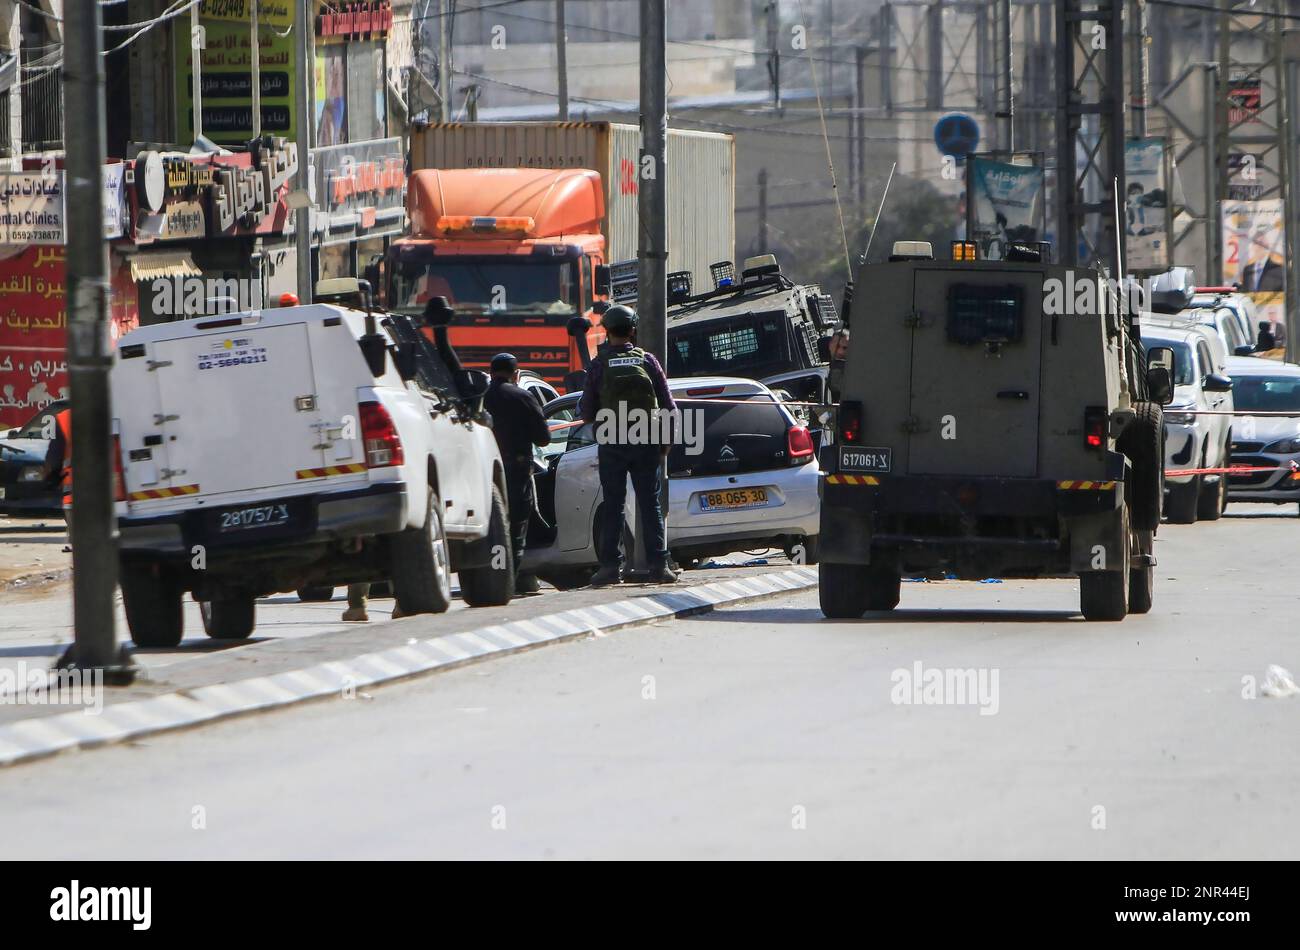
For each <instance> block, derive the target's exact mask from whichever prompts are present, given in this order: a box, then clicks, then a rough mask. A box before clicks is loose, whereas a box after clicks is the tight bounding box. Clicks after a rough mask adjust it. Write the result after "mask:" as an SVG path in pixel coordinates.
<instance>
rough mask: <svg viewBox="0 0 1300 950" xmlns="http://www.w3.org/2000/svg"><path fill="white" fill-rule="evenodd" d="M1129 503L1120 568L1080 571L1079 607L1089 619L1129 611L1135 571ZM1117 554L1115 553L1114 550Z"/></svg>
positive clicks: (1122, 531) (1121, 615)
mask: <svg viewBox="0 0 1300 950" xmlns="http://www.w3.org/2000/svg"><path fill="white" fill-rule="evenodd" d="M1130 532H1131V528H1130V527H1129V512H1128V505H1127V504H1126V505H1125V506H1124V513H1123V525H1122V526H1121V528H1120V532H1119V540H1120V551H1119V557H1118V560H1119V563H1120V565H1121V567H1120V569H1119V570H1118V571H1083V572H1081V573H1080V574H1079V607H1080V612H1081V613H1082V614H1083V616H1084V618H1085V619H1087V620H1123V619H1124V617H1125V616H1126V615H1127V614H1128V605H1129V600H1128V599H1129V581H1130V577H1131V575H1132V568H1131V566H1130V555H1131V553H1132V549H1133V544H1132V540H1133V539H1132V538H1131V537H1130ZM1111 556H1112V557H1114V554H1111Z"/></svg>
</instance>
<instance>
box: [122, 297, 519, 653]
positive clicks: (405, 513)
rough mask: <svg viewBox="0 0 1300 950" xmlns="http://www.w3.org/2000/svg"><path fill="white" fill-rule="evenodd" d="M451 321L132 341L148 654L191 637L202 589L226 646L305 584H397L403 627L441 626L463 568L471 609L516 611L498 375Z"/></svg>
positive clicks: (243, 318) (127, 417) (313, 313)
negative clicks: (495, 399)
mask: <svg viewBox="0 0 1300 950" xmlns="http://www.w3.org/2000/svg"><path fill="white" fill-rule="evenodd" d="M353 283H354V284H355V283H356V282H355V281H354V282H353ZM358 299H361V297H360V291H359V292H358ZM441 313H443V311H442V310H440V309H439V308H437V307H436V306H431V308H430V311H429V323H430V326H429V330H430V332H429V334H428V336H426V333H425V332H422V331H423V330H424V328H423V327H422V326H421V325H420V321H419V320H418V319H415V318H411V317H406V316H402V315H398V314H390V313H384V312H379V311H369V310H367V311H363V310H360V309H353V308H351V307H345V306H337V305H333V304H325V303H317V304H312V305H309V306H298V307H285V308H280V309H272V310H260V311H256V310H255V311H250V312H244V313H233V314H225V315H220V316H212V317H201V318H198V319H194V320H186V321H182V322H177V323H164V324H158V325H154V326H148V327H143V328H141V329H138V330H135V331H133V332H131V333H129V334H127V335H126V336H124V337H123V338H122V339H121V340H120V341H119V345H118V349H117V353H116V355H115V358H114V365H113V371H112V390H113V406H114V412H115V415H116V418H115V419H114V433H115V435H116V438H117V444H118V451H119V452H120V460H121V466H122V474H123V479H122V482H123V486H122V490H121V491H120V492H119V497H118V499H117V515H118V525H119V530H120V535H121V584H122V595H123V600H124V601H125V606H126V614H127V622H128V625H129V627H130V630H131V637H132V639H133V640H135V642H136V643H137V644H139V645H141V646H174V645H175V644H177V643H179V642H180V640H181V637H182V634H183V620H182V611H181V599H182V597H183V595H184V593H185V592H186V591H191V592H193V594H194V597H195V599H196V600H199V601H200V602H201V603H202V606H203V618H204V626H205V628H206V630H207V633H208V634H209V635H210V636H213V637H216V638H221V639H229V638H243V637H247V636H248V635H249V634H250V633H251V632H252V630H253V627H254V602H255V600H256V599H257V598H258V597H262V596H266V595H268V594H271V593H274V592H277V591H292V590H295V589H298V588H302V587H310V586H322V585H323V586H329V585H338V584H349V583H359V582H366V581H370V582H377V581H382V580H391V582H392V586H393V593H394V596H395V597H396V598H397V603H398V605H399V606H400V608H401V609H402V610H403V611H404V612H406V613H438V612H441V611H444V610H446V609H447V606H448V603H449V600H450V596H451V581H450V575H451V573H452V572H459V575H460V585H461V591H462V595H463V596H464V598H465V600H466V601H467V602H469V603H470V604H471V605H474V606H478V605H498V604H504V603H507V602H508V601H509V599H510V596H511V593H512V592H513V583H512V573H513V571H512V565H511V564H510V542H509V524H508V518H507V513H506V504H505V497H506V496H505V479H504V470H503V468H502V465H501V458H500V455H499V453H498V451H497V447H496V442H495V440H494V439H493V436H492V432H491V430H490V428H489V427H488V425H487V424H486V421H487V420H486V418H485V416H484V413H483V409H482V401H483V395H484V394H485V392H486V390H487V377H486V376H485V375H484V374H483V373H479V372H473V371H465V370H461V369H460V365H459V361H458V360H457V359H456V358H455V355H454V352H453V351H452V350H451V348H450V347H449V346H448V345H447V342H446V325H445V319H446V318H445V317H443V318H441V319H438V320H435V319H434V317H435V315H437V314H441ZM446 313H447V314H448V315H449V313H450V311H446ZM437 323H441V326H437V325H436V324H437ZM429 336H432V337H433V338H434V341H435V342H431V341H430V339H429Z"/></svg>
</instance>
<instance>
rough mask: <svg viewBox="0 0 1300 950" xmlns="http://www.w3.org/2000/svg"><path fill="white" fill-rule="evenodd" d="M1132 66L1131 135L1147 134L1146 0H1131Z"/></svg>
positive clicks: (1148, 77)
mask: <svg viewBox="0 0 1300 950" xmlns="http://www.w3.org/2000/svg"><path fill="white" fill-rule="evenodd" d="M1132 11H1133V30H1132V33H1133V67H1132V69H1131V70H1130V75H1131V76H1132V83H1133V89H1132V92H1131V93H1130V94H1129V109H1130V110H1131V111H1132V113H1133V137H1134V138H1135V139H1144V138H1146V136H1147V88H1148V87H1149V84H1150V74H1149V72H1148V66H1147V5H1146V0H1133V6H1132Z"/></svg>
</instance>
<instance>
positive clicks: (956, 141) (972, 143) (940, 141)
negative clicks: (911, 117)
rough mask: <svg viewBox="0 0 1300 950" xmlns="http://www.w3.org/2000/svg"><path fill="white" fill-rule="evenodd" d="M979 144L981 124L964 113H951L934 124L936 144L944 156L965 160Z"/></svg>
mask: <svg viewBox="0 0 1300 950" xmlns="http://www.w3.org/2000/svg"><path fill="white" fill-rule="evenodd" d="M979 142H980V127H979V123H978V122H976V121H975V120H974V119H972V118H971V117H970V116H968V115H966V114H965V113H964V112H950V113H949V114H948V115H946V116H944V117H943V118H941V119H940V120H939V121H938V122H936V123H935V124H934V144H935V145H936V146H938V148H939V151H940V152H942V153H943V154H944V155H951V156H953V157H954V158H965V157H966V156H967V155H968V154H970V153H971V152H973V151H975V147H976V146H977V145H979Z"/></svg>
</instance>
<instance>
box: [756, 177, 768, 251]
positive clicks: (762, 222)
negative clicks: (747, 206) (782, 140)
mask: <svg viewBox="0 0 1300 950" xmlns="http://www.w3.org/2000/svg"><path fill="white" fill-rule="evenodd" d="M758 253H760V254H766V253H767V169H766V168H760V169H759V170H758Z"/></svg>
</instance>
